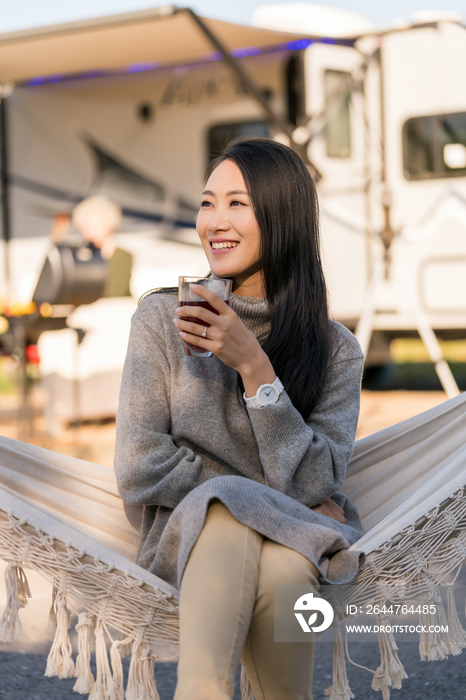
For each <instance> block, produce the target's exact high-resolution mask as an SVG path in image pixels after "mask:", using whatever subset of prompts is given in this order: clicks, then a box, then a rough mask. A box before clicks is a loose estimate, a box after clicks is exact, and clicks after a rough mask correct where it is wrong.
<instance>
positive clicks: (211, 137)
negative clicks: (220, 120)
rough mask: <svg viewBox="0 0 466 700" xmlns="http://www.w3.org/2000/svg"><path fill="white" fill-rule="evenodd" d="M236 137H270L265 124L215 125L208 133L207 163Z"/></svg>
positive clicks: (252, 122)
mask: <svg viewBox="0 0 466 700" xmlns="http://www.w3.org/2000/svg"><path fill="white" fill-rule="evenodd" d="M238 136H266V137H267V136H270V129H269V125H268V124H267V122H263V121H250V122H235V123H230V124H216V125H215V126H213V127H211V128H210V129H209V133H208V144H207V147H208V162H209V163H210V161H211V160H213V159H214V158H216V157H217V156H218V155H220V153H221V152H222V151H223V149H224V148H225V146H226V145H227V144H228V143H229V142H230V141H232V140H233V139H235V138H237V137H238Z"/></svg>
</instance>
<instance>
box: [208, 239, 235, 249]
mask: <svg viewBox="0 0 466 700" xmlns="http://www.w3.org/2000/svg"><path fill="white" fill-rule="evenodd" d="M238 245H239V243H238V242H237V241H222V242H217V241H211V243H210V246H211V248H213V249H214V250H220V249H222V248H237V246H238Z"/></svg>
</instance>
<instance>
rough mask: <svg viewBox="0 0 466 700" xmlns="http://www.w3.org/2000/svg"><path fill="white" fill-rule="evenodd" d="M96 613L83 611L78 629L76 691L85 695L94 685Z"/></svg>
mask: <svg viewBox="0 0 466 700" xmlns="http://www.w3.org/2000/svg"><path fill="white" fill-rule="evenodd" d="M94 621H95V620H94V615H92V614H91V613H87V612H82V613H80V615H79V618H78V624H77V625H76V631H77V633H78V658H77V659H76V683H75V684H74V688H73V690H74V692H75V693H81V695H85V694H86V693H90V692H91V690H92V688H93V687H94V676H93V675H92V671H91V665H90V661H91V639H92V638H93V630H94Z"/></svg>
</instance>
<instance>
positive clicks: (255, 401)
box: [243, 377, 285, 408]
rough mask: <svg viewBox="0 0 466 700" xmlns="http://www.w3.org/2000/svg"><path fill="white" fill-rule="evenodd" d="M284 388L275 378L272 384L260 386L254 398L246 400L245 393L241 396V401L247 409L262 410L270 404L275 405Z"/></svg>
mask: <svg viewBox="0 0 466 700" xmlns="http://www.w3.org/2000/svg"><path fill="white" fill-rule="evenodd" d="M284 388H285V387H284V386H283V384H282V383H281V381H280V380H279V378H278V377H277V378H276V380H275V381H274V383H273V384H262V385H261V386H260V387H259V388H258V390H257V392H256V395H255V396H251V397H250V398H248V397H247V396H246V392H245V393H244V394H243V399H244V401H245V403H246V406H247V407H248V408H264V407H265V406H270V405H271V404H274V403H277V401H278V397H279V396H280V394H281V393H282V391H283V389H284Z"/></svg>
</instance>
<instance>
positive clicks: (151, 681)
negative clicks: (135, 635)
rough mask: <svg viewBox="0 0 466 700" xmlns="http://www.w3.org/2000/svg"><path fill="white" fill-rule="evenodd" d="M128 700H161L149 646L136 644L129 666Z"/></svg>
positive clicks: (126, 697)
mask: <svg viewBox="0 0 466 700" xmlns="http://www.w3.org/2000/svg"><path fill="white" fill-rule="evenodd" d="M125 699H126V700H160V695H159V694H158V691H157V684H156V682H155V676H154V658H153V656H152V655H151V653H150V646H149V644H139V643H135V644H134V645H133V653H132V656H131V661H130V664H129V673H128V685H127V687H126V695H125Z"/></svg>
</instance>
